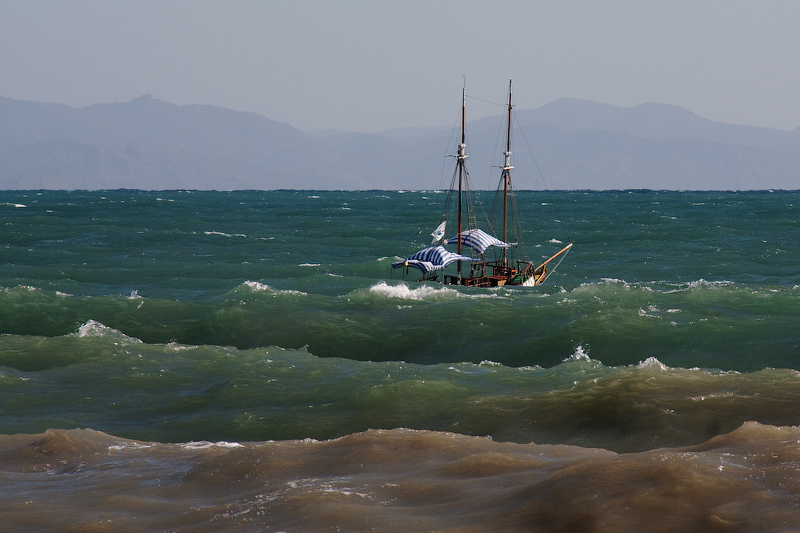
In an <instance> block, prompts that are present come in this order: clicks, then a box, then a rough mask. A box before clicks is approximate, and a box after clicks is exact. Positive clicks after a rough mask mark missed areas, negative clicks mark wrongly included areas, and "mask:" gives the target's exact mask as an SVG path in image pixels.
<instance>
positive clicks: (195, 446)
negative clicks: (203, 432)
mask: <svg viewBox="0 0 800 533" xmlns="http://www.w3.org/2000/svg"><path fill="white" fill-rule="evenodd" d="M181 448H184V449H186V450H206V449H208V448H244V445H243V444H239V443H238V442H226V441H219V442H209V441H197V442H194V441H193V442H186V443H184V444H181Z"/></svg>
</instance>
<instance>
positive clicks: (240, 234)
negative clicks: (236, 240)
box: [203, 231, 247, 237]
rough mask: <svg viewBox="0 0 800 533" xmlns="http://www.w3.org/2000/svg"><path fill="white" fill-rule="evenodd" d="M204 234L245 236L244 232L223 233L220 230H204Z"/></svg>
mask: <svg viewBox="0 0 800 533" xmlns="http://www.w3.org/2000/svg"><path fill="white" fill-rule="evenodd" d="M203 233H205V234H206V235H221V236H223V237H247V235H245V234H244V233H224V232H222V231H205V232H203Z"/></svg>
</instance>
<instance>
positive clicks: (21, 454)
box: [0, 421, 800, 533]
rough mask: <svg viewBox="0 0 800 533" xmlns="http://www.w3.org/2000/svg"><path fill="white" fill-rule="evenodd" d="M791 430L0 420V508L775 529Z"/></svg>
mask: <svg viewBox="0 0 800 533" xmlns="http://www.w3.org/2000/svg"><path fill="white" fill-rule="evenodd" d="M798 441H800V429H798V428H793V427H780V426H771V425H763V424H758V423H755V422H750V421H748V422H744V423H742V424H741V425H740V426H738V427H737V428H736V429H734V430H732V431H730V432H728V433H725V434H721V435H718V436H716V437H714V438H712V439H710V440H707V441H706V442H704V443H702V444H698V445H695V446H691V447H682V448H660V449H656V450H652V451H644V452H637V453H627V454H617V453H613V452H610V451H608V450H603V449H597V448H584V447H578V446H568V445H547V444H536V443H524V444H522V443H521V444H516V443H509V442H497V441H493V440H491V439H487V438H484V437H479V436H475V437H472V436H464V435H459V434H456V433H452V432H434V431H419V430H411V429H407V428H397V429H392V430H369V431H364V432H358V433H353V434H349V435H346V436H343V437H340V438H336V439H331V440H322V441H316V440H312V439H301V440H288V441H279V442H262V441H258V442H250V443H246V444H235V445H231V444H230V443H222V445H218V444H219V443H210V442H209V443H176V444H168V443H158V442H142V441H130V440H126V439H122V438H118V437H114V436H112V435H109V434H106V433H102V432H98V431H94V430H49V431H47V432H46V433H44V434H20V435H0V450H2V453H1V454H0V469H2V471H3V472H6V473H12V474H13V479H14V485H15V487H16V490H14V491H10V492H8V493H7V494H6V495H5V496H4V498H3V499H2V501H0V512H2V514H3V516H4V527H7V528H10V529H13V530H30V529H32V528H33V529H43V530H44V529H65V528H66V529H75V530H78V529H87V528H91V527H92V526H93V525H96V524H98V523H101V522H106V523H107V522H109V521H110V522H112V523H113V524H114V526H115V529H136V530H148V531H156V530H158V531H160V530H174V529H186V530H192V531H219V530H237V531H256V530H258V531H261V530H276V531H282V530H292V529H299V530H303V531H328V530H334V529H336V530H347V531H365V530H368V529H369V530H375V529H378V530H384V529H385V530H392V531H394V530H402V531H408V532H416V531H434V530H435V531H445V530H447V531H450V530H458V531H508V532H510V533H514V532H522V531H539V530H542V531H545V530H546V531H595V530H596V531H603V530H606V529H608V530H614V531H636V530H642V531H658V532H660V531H664V532H666V531H690V532H695V531H697V532H700V531H717V530H720V531H722V530H726V531H727V530H730V531H742V532H748V533H749V532H754V533H755V532H763V531H786V530H787V529H792V530H793V529H797V528H798V527H800V519H798V517H797V515H796V512H795V510H796V500H797V493H798V492H800V481H798V479H797V476H796V475H795V472H796V471H797V470H798V468H800V452H798V448H797V442H798ZM196 444H199V445H196ZM265 458H268V460H265ZM42 473H47V474H48V475H47V476H45V477H42ZM76 473H80V475H75V474H76ZM676 487H677V488H679V490H677V489H676ZM442 495H446V497H441V496H442ZM311 504H313V505H311ZM75 509H81V512H80V513H76V512H75ZM576 509H579V510H580V512H567V511H565V510H576ZM609 524H611V526H610V528H609Z"/></svg>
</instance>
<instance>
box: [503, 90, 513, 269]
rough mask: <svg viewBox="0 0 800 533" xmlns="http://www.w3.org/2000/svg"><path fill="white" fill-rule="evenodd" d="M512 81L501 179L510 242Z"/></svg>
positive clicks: (505, 254)
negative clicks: (509, 195) (509, 196)
mask: <svg viewBox="0 0 800 533" xmlns="http://www.w3.org/2000/svg"><path fill="white" fill-rule="evenodd" d="M511 82H512V80H511V79H509V80H508V128H507V130H506V151H505V152H504V153H503V155H505V162H504V164H503V166H502V167H501V168H502V170H503V172H502V174H501V179H502V180H503V242H508V190H509V188H510V187H511V169H512V168H514V167H512V166H511V110H512V105H511ZM503 266H508V252H507V248H503Z"/></svg>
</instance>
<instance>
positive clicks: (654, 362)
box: [636, 357, 669, 371]
mask: <svg viewBox="0 0 800 533" xmlns="http://www.w3.org/2000/svg"><path fill="white" fill-rule="evenodd" d="M636 368H638V369H639V370H648V369H653V370H663V371H667V370H669V367H668V366H667V365H665V364H664V363H662V362H661V361H659V360H658V359H656V358H655V357H648V358H647V359H645V360H644V361H642V362H641V363H639V364H638V365H636Z"/></svg>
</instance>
